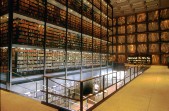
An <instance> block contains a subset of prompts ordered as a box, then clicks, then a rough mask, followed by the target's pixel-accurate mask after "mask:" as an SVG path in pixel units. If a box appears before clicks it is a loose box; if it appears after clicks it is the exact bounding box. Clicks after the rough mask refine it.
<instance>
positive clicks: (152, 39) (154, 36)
mask: <svg viewBox="0 0 169 111" xmlns="http://www.w3.org/2000/svg"><path fill="white" fill-rule="evenodd" d="M148 39H149V41H150V42H157V41H158V40H159V34H158V33H149V34H148Z"/></svg>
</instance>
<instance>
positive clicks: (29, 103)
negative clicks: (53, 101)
mask: <svg viewBox="0 0 169 111" xmlns="http://www.w3.org/2000/svg"><path fill="white" fill-rule="evenodd" d="M0 100H1V101H0V105H1V109H0V110H1V111H57V109H54V108H51V107H48V106H46V105H43V104H41V102H40V101H36V100H33V99H30V98H27V97H24V96H20V95H17V94H14V93H11V92H7V91H4V90H0Z"/></svg>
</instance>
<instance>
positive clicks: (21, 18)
mask: <svg viewBox="0 0 169 111" xmlns="http://www.w3.org/2000/svg"><path fill="white" fill-rule="evenodd" d="M0 8H1V13H0V14H1V15H0V17H1V19H0V20H1V21H0V26H1V32H0V40H1V41H0V42H1V43H0V45H1V46H0V50H1V52H0V54H1V56H0V61H1V63H0V67H1V71H0V73H1V83H3V84H7V86H10V85H11V84H13V81H14V82H15V83H17V82H19V81H20V80H19V79H16V78H17V77H20V76H25V77H32V76H35V77H34V79H38V78H41V79H42V78H43V76H44V75H59V76H63V77H65V78H66V77H68V76H69V75H72V74H77V75H76V77H77V78H78V79H79V80H82V79H83V78H85V74H87V75H88V77H92V76H93V75H95V73H94V71H96V70H98V72H99V74H102V73H103V72H104V73H105V74H106V73H108V69H109V67H111V64H112V61H113V55H112V50H113V49H112V42H111V41H112V40H111V39H112V37H110V36H111V35H112V28H111V26H112V14H113V12H112V7H111V6H110V5H109V4H108V3H106V2H105V1H104V0H1V3H0ZM102 70H105V71H102ZM86 71H87V73H86ZM77 78H76V79H77ZM15 79H16V80H15Z"/></svg>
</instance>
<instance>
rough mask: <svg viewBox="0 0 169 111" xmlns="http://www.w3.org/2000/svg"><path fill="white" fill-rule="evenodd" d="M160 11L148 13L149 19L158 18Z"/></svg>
mask: <svg viewBox="0 0 169 111" xmlns="http://www.w3.org/2000/svg"><path fill="white" fill-rule="evenodd" d="M158 15H159V14H158V11H153V12H149V13H148V20H152V21H154V20H158Z"/></svg>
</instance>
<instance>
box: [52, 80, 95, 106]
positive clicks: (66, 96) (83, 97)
mask: <svg viewBox="0 0 169 111" xmlns="http://www.w3.org/2000/svg"><path fill="white" fill-rule="evenodd" d="M50 80H51V79H50ZM51 81H52V82H54V83H56V84H58V85H61V86H63V87H65V88H66V89H68V90H71V89H70V88H68V87H66V86H64V85H63V84H60V83H58V82H56V81H54V80H51ZM73 93H74V94H77V95H79V96H80V94H79V93H76V92H74V91H73ZM66 97H67V96H66ZM83 98H84V99H85V98H87V97H86V96H83ZM69 99H70V98H69ZM71 99H73V98H71ZM87 99H88V100H90V101H92V102H94V103H97V102H96V101H93V100H91V99H89V98H87Z"/></svg>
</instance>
